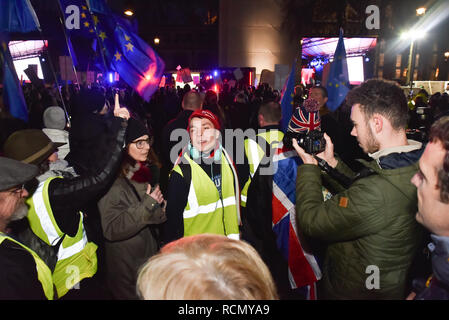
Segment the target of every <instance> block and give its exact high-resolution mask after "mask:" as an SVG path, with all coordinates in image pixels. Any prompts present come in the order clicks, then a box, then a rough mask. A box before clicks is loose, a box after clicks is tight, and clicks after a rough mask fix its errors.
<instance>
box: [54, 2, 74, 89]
mask: <svg viewBox="0 0 449 320" xmlns="http://www.w3.org/2000/svg"><path fill="white" fill-rule="evenodd" d="M56 2H57V3H58V7H59V11H60V12H61V15H62V17H63V16H64V12H63V11H62V7H61V3H60V2H59V0H56ZM62 17H61V16H59V22H60V23H61V26H62V31H63V33H64V38H65V43H66V45H67V49H68V51H69V55H70V59H71V60H72V68H73V72H74V73H75V78H76V84H77V86H78V90H80V83H79V80H78V74H77V72H76V67H75V63H74V60H73V56H72V51H71V50H70V45H69V39H68V37H67V32H66V30H65V25H64V21H62Z"/></svg>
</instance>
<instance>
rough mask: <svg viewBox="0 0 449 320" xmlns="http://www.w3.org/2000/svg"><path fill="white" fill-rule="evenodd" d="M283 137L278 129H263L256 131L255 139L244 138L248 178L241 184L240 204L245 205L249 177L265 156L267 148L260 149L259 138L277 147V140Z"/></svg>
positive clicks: (249, 181)
mask: <svg viewBox="0 0 449 320" xmlns="http://www.w3.org/2000/svg"><path fill="white" fill-rule="evenodd" d="M283 138H284V133H283V132H282V131H279V130H268V131H263V132H261V133H258V134H257V135H256V140H254V139H251V138H247V139H246V140H245V154H246V158H247V159H248V162H249V175H250V176H249V177H248V180H247V181H246V182H245V185H244V186H243V189H242V192H241V195H240V200H241V206H242V207H246V201H247V195H248V189H249V186H250V184H251V179H252V177H253V176H254V174H255V173H256V171H257V168H258V167H259V164H260V162H261V161H262V159H263V157H264V156H265V154H266V152H267V151H268V150H265V152H264V150H262V148H261V146H260V143H257V141H259V139H263V140H264V141H265V142H266V143H268V144H269V145H270V146H271V147H272V148H277V146H278V144H279V142H281V141H282V139H283Z"/></svg>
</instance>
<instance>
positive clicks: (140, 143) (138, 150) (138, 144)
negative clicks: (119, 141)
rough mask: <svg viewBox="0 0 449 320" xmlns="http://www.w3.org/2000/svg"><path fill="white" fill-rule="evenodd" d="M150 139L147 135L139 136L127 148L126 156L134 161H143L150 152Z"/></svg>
mask: <svg viewBox="0 0 449 320" xmlns="http://www.w3.org/2000/svg"><path fill="white" fill-rule="evenodd" d="M149 141H150V139H149V137H148V135H147V134H146V135H144V136H141V137H139V138H137V139H136V140H134V141H133V142H131V143H130V144H129V146H128V154H129V156H130V157H131V158H133V159H134V160H136V161H145V160H147V157H148V152H150V143H149Z"/></svg>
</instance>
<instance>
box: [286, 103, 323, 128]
mask: <svg viewBox="0 0 449 320" xmlns="http://www.w3.org/2000/svg"><path fill="white" fill-rule="evenodd" d="M320 127H321V119H320V114H319V112H308V111H306V110H304V109H303V108H302V107H297V108H296V109H295V112H293V115H292V117H291V119H290V123H289V124H288V130H289V131H293V132H304V133H307V132H309V131H313V130H316V129H318V128H320Z"/></svg>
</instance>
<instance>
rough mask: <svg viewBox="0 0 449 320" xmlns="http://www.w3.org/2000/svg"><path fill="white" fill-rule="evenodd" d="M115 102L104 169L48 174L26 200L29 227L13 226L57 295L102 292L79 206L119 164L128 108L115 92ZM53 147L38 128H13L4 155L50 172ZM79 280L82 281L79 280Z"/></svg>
mask: <svg viewBox="0 0 449 320" xmlns="http://www.w3.org/2000/svg"><path fill="white" fill-rule="evenodd" d="M116 102H117V103H116V107H115V109H114V115H115V118H114V119H113V132H114V134H115V135H116V139H115V141H113V144H112V142H111V145H110V146H105V147H106V148H105V151H106V150H107V151H106V152H105V159H107V161H104V166H103V168H102V169H101V170H100V171H99V172H97V173H96V174H86V175H81V176H78V177H72V178H64V177H61V176H52V177H48V178H46V179H45V180H43V181H40V182H39V183H38V184H37V186H34V188H33V189H32V190H31V189H30V194H29V196H28V197H27V199H26V204H27V205H28V207H29V209H28V215H27V218H28V219H27V220H25V219H23V221H21V222H23V223H28V224H29V226H28V225H27V226H26V227H23V226H22V228H16V232H17V234H18V237H20V238H21V239H23V241H27V240H26V239H28V242H29V245H30V246H35V248H36V249H35V248H34V247H33V250H35V251H36V250H37V253H38V254H39V256H40V258H41V259H43V260H44V261H45V263H46V264H47V266H48V267H49V268H50V269H51V270H52V278H53V283H54V286H55V289H56V292H55V293H56V295H57V297H58V298H62V297H63V298H65V299H72V298H73V299H78V298H81V299H86V298H102V297H103V294H104V293H103V290H102V289H101V286H100V285H99V284H97V282H96V281H95V280H92V279H91V278H92V277H93V276H94V275H95V274H96V272H97V255H96V250H97V245H96V244H94V243H93V242H90V241H88V239H87V236H86V231H85V229H84V224H83V214H82V212H80V211H79V210H80V208H81V207H82V206H83V205H84V204H85V203H86V202H87V201H89V200H90V199H91V198H92V197H95V196H96V195H97V194H98V193H100V192H103V191H104V190H105V188H106V187H108V186H109V184H110V183H111V181H112V180H113V179H114V178H115V174H116V172H117V170H118V168H119V166H120V159H121V155H122V149H123V145H124V140H125V133H126V127H127V119H128V118H129V112H128V110H127V109H126V108H121V107H120V106H119V105H118V101H117V96H116ZM56 149H57V145H55V144H54V143H53V142H52V141H51V140H50V139H49V138H48V137H47V136H46V135H45V134H44V133H43V132H42V131H41V130H37V129H26V130H19V131H16V132H15V133H13V134H12V135H11V136H9V137H8V139H7V140H6V142H5V144H4V147H3V151H4V154H5V155H6V156H7V157H9V158H12V159H15V160H18V161H22V162H24V163H29V164H35V165H37V166H38V167H39V169H40V176H42V175H44V174H45V173H46V172H47V171H48V168H49V166H48V162H49V158H50V157H51V155H52V154H53V153H54V152H55V150H56ZM38 179H39V177H38ZM19 229H20V232H19V231H17V230H19ZM30 229H31V231H32V232H29V230H30ZM36 236H37V237H36ZM83 279H86V281H84V282H83V283H81V281H82V280H83ZM71 289H74V290H71Z"/></svg>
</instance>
